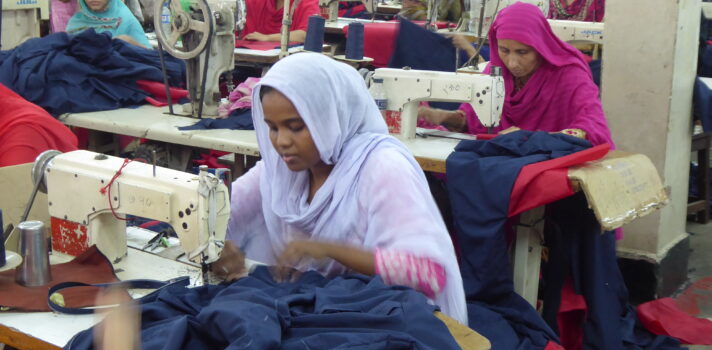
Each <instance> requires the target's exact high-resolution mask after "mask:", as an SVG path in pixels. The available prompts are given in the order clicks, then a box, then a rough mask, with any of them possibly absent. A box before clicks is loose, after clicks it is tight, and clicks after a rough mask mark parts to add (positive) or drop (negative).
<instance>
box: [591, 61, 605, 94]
mask: <svg viewBox="0 0 712 350" xmlns="http://www.w3.org/2000/svg"><path fill="white" fill-rule="evenodd" d="M602 66H603V61H602V60H593V61H591V62H588V67H589V68H591V75H593V82H594V83H595V84H596V86H598V87H599V88H600V87H601V67H602Z"/></svg>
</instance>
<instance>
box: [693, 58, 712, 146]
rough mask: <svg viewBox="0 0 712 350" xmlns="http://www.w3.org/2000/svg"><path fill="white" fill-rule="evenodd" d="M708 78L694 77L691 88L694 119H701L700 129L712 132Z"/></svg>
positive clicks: (711, 91)
mask: <svg viewBox="0 0 712 350" xmlns="http://www.w3.org/2000/svg"><path fill="white" fill-rule="evenodd" d="M711 52H712V51H711ZM709 80H710V79H705V80H702V79H701V78H700V77H697V78H695V87H694V90H693V101H694V102H693V104H694V107H693V108H694V115H695V119H697V120H700V121H702V129H703V130H704V131H705V132H712V88H711V87H710V85H708V84H707V83H706V81H709Z"/></svg>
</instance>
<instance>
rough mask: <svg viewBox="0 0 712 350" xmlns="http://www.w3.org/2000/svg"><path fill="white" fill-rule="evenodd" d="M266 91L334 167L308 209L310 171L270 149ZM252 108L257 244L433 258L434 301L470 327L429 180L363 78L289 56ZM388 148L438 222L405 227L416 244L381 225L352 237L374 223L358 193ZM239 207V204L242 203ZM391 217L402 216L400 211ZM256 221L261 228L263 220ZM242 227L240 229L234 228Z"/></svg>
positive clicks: (315, 57)
mask: <svg viewBox="0 0 712 350" xmlns="http://www.w3.org/2000/svg"><path fill="white" fill-rule="evenodd" d="M262 86H270V87H272V88H274V89H275V90H277V91H279V92H280V93H282V94H283V95H284V96H285V97H286V98H287V99H289V100H290V101H291V102H292V104H293V105H294V107H295V108H296V110H297V112H298V113H299V116H300V117H301V118H302V119H303V120H304V122H305V124H306V126H307V128H308V129H309V132H310V134H311V136H312V139H313V140H314V144H315V145H316V148H317V149H318V151H319V155H320V158H321V160H322V161H323V162H324V163H326V164H333V165H334V168H333V169H332V171H331V173H330V174H329V177H328V178H327V180H326V181H325V182H324V184H323V185H322V186H321V187H320V188H319V190H318V191H317V192H316V194H315V195H314V198H313V199H312V200H311V202H310V203H308V202H307V196H308V193H309V191H308V189H309V172H308V171H307V170H305V171H300V172H294V171H291V170H289V168H288V167H287V165H286V163H285V162H284V161H283V160H282V159H281V158H280V156H279V154H278V153H277V152H276V150H275V149H274V147H273V146H272V143H271V142H270V139H269V128H268V126H267V125H266V123H265V122H264V111H263V109H262V102H261V100H260V89H261V88H262ZM252 106H253V109H252V117H253V120H254V125H255V130H256V132H257V141H258V143H259V146H260V153H261V156H262V161H261V163H262V164H261V165H260V166H261V167H262V168H261V172H260V178H259V180H260V181H259V183H260V186H259V191H260V197H261V202H262V212H263V214H264V225H265V226H266V230H267V236H268V237H264V236H263V237H261V238H260V240H264V239H265V238H268V242H264V243H261V244H258V246H260V247H259V248H258V249H262V250H264V249H271V250H272V253H273V254H274V255H275V256H277V255H279V254H280V253H281V252H282V251H283V249H284V248H285V246H286V244H287V243H288V242H290V241H292V240H293V239H299V238H301V239H311V240H319V241H332V242H342V243H348V242H354V239H355V238H354V237H356V236H358V237H359V239H360V241H359V242H358V244H361V248H363V249H368V250H374V249H376V248H383V249H391V250H396V251H402V252H407V253H411V254H414V255H417V256H423V257H428V258H430V259H432V260H434V261H435V262H437V263H439V264H441V265H442V266H443V268H445V270H446V272H447V282H446V283H447V284H446V287H445V290H444V291H443V292H442V293H440V294H439V296H438V297H437V298H436V299H435V302H436V303H437V304H438V305H439V306H440V307H441V308H442V309H443V311H444V312H445V313H447V314H449V315H450V316H451V317H453V318H455V319H457V320H459V321H461V322H464V323H465V324H467V323H466V322H467V313H466V310H465V298H464V292H463V289H462V278H461V277H460V272H459V268H458V265H457V261H456V258H455V253H454V249H453V246H452V242H451V240H450V238H449V236H448V234H447V230H446V228H445V225H444V223H443V222H442V218H441V217H440V216H439V213H438V209H437V207H436V206H435V203H434V201H433V200H432V196H431V195H430V192H429V189H428V184H427V181H426V180H425V176H424V175H423V173H422V170H420V166H419V165H418V164H417V163H416V161H415V159H414V158H413V156H412V155H411V153H410V152H409V151H408V149H407V148H406V147H405V146H404V145H403V144H402V143H401V142H400V141H398V140H397V139H395V138H393V137H392V136H390V135H388V129H387V127H386V124H385V122H384V120H383V117H382V116H381V113H380V111H379V110H378V108H377V106H376V104H375V103H374V101H373V98H372V97H371V94H370V93H369V92H368V89H367V88H366V84H365V82H364V80H363V78H362V77H361V76H360V75H359V74H358V72H357V71H356V70H355V69H353V68H351V67H349V66H348V65H346V64H343V63H339V62H336V61H334V60H332V59H331V58H328V57H326V56H324V55H321V54H316V53H299V54H296V55H292V56H289V57H287V58H285V59H283V60H280V61H279V62H277V64H275V65H274V66H272V68H271V69H270V70H269V71H268V72H267V74H266V75H265V76H264V78H262V80H261V81H260V83H259V84H258V85H257V86H255V89H254V91H253V95H252ZM384 149H387V150H388V152H390V153H389V154H392V155H393V156H395V157H398V158H399V159H398V160H399V161H400V162H402V163H404V164H409V165H410V166H411V167H410V168H408V167H407V166H406V169H402V174H403V175H402V176H409V177H410V178H409V179H411V180H410V182H409V183H413V184H414V185H413V186H412V187H413V188H408V191H409V192H411V193H416V194H417V196H418V197H417V198H422V199H423V200H422V201H420V200H418V202H422V203H413V206H418V207H419V209H421V210H422V212H427V213H433V219H432V220H429V221H428V225H426V226H429V227H426V228H422V229H419V230H410V229H409V228H404V229H405V230H410V231H411V232H415V231H418V232H417V235H418V236H417V238H418V239H417V240H415V239H404V238H403V237H407V235H406V234H404V233H403V232H400V231H401V230H399V229H397V228H395V229H394V228H392V227H391V228H389V229H386V228H379V227H375V226H378V223H376V222H373V223H371V222H369V225H370V226H373V227H369V229H368V230H367V231H368V232H363V233H362V232H356V233H354V232H353V227H354V225H353V224H352V223H354V222H358V221H359V220H360V221H363V220H369V218H368V217H354V216H355V215H358V214H357V213H358V211H357V210H356V209H355V207H356V206H358V200H357V197H358V195H359V189H363V188H364V187H365V185H366V184H365V183H364V182H365V181H367V180H364V179H365V178H367V177H368V174H364V172H362V169H363V167H364V164H365V163H366V161H367V160H368V159H369V156H371V155H373V154H374V152H375V151H377V150H378V151H381V150H384ZM394 151H395V152H394ZM393 175H394V176H401V175H398V174H393ZM237 181H239V179H238V180H237ZM236 183H237V182H236ZM384 191H387V189H384ZM233 194H234V192H233ZM235 200H236V201H237V202H236V203H238V205H239V201H240V199H239V198H236V199H235ZM400 210H402V211H408V210H409V208H406V207H403V208H400V207H399V208H398V209H397V210H396V211H400ZM389 214H390V213H389ZM392 214H393V215H398V213H397V212H396V213H392ZM364 216H365V214H364ZM260 219H261V218H260ZM252 221H255V220H252ZM257 221H259V222H260V224H261V220H257ZM257 221H256V222H257ZM246 224H247V227H251V228H253V227H254V224H249V223H246ZM239 225H240V223H237V222H235V223H233V224H232V226H231V227H237V226H239ZM235 230H239V229H238V228H235ZM420 231H423V232H420ZM293 232H297V234H296V235H295V234H293ZM399 238H400V239H399ZM265 243H266V244H269V248H267V247H265V245H266V244H265ZM246 254H247V256H248V257H250V255H251V252H250V251H249V250H247V251H246ZM256 254H258V255H264V253H256ZM252 255H254V254H252ZM336 265H338V264H336V263H335V262H332V263H329V265H328V266H323V265H319V264H318V263H314V264H312V265H308V266H299V268H300V269H316V270H320V271H321V272H326V273H327V274H328V273H330V272H333V271H335V270H338V267H336ZM339 266H340V265H339ZM342 269H343V267H342ZM341 272H343V271H341Z"/></svg>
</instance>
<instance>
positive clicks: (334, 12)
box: [319, 0, 379, 22]
mask: <svg viewBox="0 0 712 350" xmlns="http://www.w3.org/2000/svg"><path fill="white" fill-rule="evenodd" d="M341 1H358V2H362V3H363V6H364V7H366V11H368V12H369V13H376V9H377V7H376V6H377V4H378V1H379V0H341ZM319 7H321V8H328V9H329V18H328V19H327V21H329V22H336V20H338V19H339V0H319Z"/></svg>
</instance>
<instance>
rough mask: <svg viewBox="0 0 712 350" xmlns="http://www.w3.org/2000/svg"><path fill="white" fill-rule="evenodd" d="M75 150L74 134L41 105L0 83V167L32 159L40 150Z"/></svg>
mask: <svg viewBox="0 0 712 350" xmlns="http://www.w3.org/2000/svg"><path fill="white" fill-rule="evenodd" d="M50 149H55V150H58V151H60V152H69V151H74V150H76V149H77V137H76V136H74V134H73V133H72V131H71V130H69V128H67V127H66V126H64V124H62V123H60V122H59V121H57V120H55V119H54V118H53V117H52V116H51V115H49V113H47V112H46V111H45V110H44V109H42V108H41V107H39V106H37V105H35V104H33V103H31V102H28V101H27V100H25V99H24V98H22V97H20V95H18V94H16V93H15V92H14V91H12V90H10V89H8V88H7V87H5V86H4V85H2V84H0V167H3V166H9V165H17V164H24V163H31V162H34V161H35V159H36V158H37V156H38V155H40V153H42V152H44V151H47V150H50Z"/></svg>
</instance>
